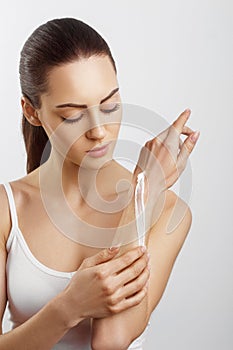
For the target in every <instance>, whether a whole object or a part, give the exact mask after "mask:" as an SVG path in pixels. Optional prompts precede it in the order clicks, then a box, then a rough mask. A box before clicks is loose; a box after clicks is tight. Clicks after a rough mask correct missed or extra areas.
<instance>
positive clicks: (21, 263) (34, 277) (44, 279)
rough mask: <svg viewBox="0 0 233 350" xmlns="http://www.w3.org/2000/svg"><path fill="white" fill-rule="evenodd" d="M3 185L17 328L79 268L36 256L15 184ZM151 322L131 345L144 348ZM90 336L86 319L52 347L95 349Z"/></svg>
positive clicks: (9, 288)
mask: <svg viewBox="0 0 233 350" xmlns="http://www.w3.org/2000/svg"><path fill="white" fill-rule="evenodd" d="M138 184H139V182H138ZM3 185H4V187H5V190H6V193H7V196H8V201H9V208H10V214H11V221H12V226H11V231H10V234H9V237H8V240H7V243H6V249H7V252H8V257H7V264H6V276H7V298H8V308H9V314H10V322H11V325H12V327H11V328H12V329H13V328H15V327H17V326H19V325H20V324H22V323H24V322H25V321H26V320H28V319H29V318H30V317H32V316H33V315H34V314H35V313H37V312H38V311H39V310H40V309H41V308H42V307H43V306H44V305H45V304H47V303H48V302H49V301H50V300H51V299H52V298H54V297H55V296H56V295H57V294H58V293H59V292H61V291H62V290H64V289H65V287H66V286H67V285H68V284H69V282H70V279H71V277H72V276H73V274H74V273H75V271H74V272H62V271H57V270H54V269H51V268H49V267H47V266H45V265H44V264H42V263H41V262H40V261H38V260H37V259H36V258H35V256H34V255H33V254H32V252H31V251H30V249H29V247H28V245H27V243H26V241H25V239H24V236H23V234H22V232H21V231H20V229H19V226H18V218H17V212H16V206H15V201H14V197H13V192H12V189H11V186H10V184H9V183H5V184H3ZM140 192H141V191H140ZM137 208H138V207H137ZM139 227H140V224H139V226H138V228H139ZM141 237H142V236H141ZM141 237H140V239H141ZM141 243H142V242H141ZM148 326H149V323H148V325H147V327H146V329H145V331H144V332H143V333H142V334H141V335H140V336H139V337H138V338H137V339H135V340H134V341H133V342H132V343H131V345H130V347H129V348H128V349H130V350H133V349H134V350H142V349H143V348H142V344H143V342H144V340H145V335H146V332H147V330H148ZM90 339H91V327H90V319H85V320H84V321H82V322H80V323H79V324H78V325H77V326H75V327H73V328H72V329H71V330H69V331H68V332H67V333H66V334H65V336H64V337H63V338H62V339H60V341H59V342H58V343H57V344H56V345H54V347H53V348H52V350H79V349H80V350H91V345H90Z"/></svg>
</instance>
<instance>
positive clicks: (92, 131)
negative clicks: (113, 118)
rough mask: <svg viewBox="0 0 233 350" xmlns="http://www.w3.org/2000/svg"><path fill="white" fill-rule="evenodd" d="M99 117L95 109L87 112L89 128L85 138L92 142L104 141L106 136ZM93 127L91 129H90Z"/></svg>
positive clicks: (103, 125)
mask: <svg viewBox="0 0 233 350" xmlns="http://www.w3.org/2000/svg"><path fill="white" fill-rule="evenodd" d="M102 119H103V118H101V117H100V115H99V113H98V111H97V110H96V109H94V108H93V109H92V110H90V111H89V121H90V124H89V125H90V128H89V130H88V131H87V132H86V137H87V138H89V139H93V140H98V139H104V138H105V136H106V128H105V124H104V123H103V122H104V120H102ZM91 126H93V127H91Z"/></svg>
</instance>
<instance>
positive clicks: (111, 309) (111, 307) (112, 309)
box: [108, 305, 120, 315]
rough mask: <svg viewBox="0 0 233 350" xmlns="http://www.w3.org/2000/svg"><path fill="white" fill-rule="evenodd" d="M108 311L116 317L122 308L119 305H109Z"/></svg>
mask: <svg viewBox="0 0 233 350" xmlns="http://www.w3.org/2000/svg"><path fill="white" fill-rule="evenodd" d="M108 311H109V312H110V313H111V314H113V315H116V314H117V313H118V312H120V308H119V306H118V305H108Z"/></svg>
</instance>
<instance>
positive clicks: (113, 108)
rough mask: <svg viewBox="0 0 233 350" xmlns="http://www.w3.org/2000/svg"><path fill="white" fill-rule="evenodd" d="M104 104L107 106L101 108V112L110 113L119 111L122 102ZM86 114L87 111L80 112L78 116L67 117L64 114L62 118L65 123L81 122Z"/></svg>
mask: <svg viewBox="0 0 233 350" xmlns="http://www.w3.org/2000/svg"><path fill="white" fill-rule="evenodd" d="M102 106H104V107H105V108H101V112H102V113H106V114H109V113H113V112H115V111H117V110H118V109H119V108H120V103H105V104H103V105H102ZM106 107H108V108H106ZM84 116H85V111H84V112H80V113H79V117H78V118H71V117H70V118H65V117H63V116H61V118H62V120H63V121H64V122H65V123H67V124H73V123H77V122H79V121H80V120H81V119H82V118H83V117H84Z"/></svg>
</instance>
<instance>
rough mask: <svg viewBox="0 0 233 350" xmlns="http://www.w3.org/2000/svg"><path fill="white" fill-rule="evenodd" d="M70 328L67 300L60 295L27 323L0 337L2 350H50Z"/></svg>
mask: <svg viewBox="0 0 233 350" xmlns="http://www.w3.org/2000/svg"><path fill="white" fill-rule="evenodd" d="M70 328H71V326H70V322H69V319H68V317H67V312H66V300H65V298H64V297H63V296H60V295H59V296H58V297H56V298H54V299H52V300H51V301H50V302H49V303H48V304H46V305H45V306H44V307H43V308H42V309H41V310H40V311H39V312H38V313H36V314H35V315H34V316H33V317H31V318H30V319H29V320H27V321H26V322H25V323H23V324H22V325H20V326H18V327H17V328H15V329H13V330H12V331H9V332H8V333H5V334H3V335H0V349H1V350H15V349H17V350H27V349H28V350H31V349H33V350H49V349H51V348H52V347H53V346H54V345H55V344H56V343H57V342H58V341H59V340H60V339H61V338H62V337H63V336H64V335H65V333H66V332H67V331H68V330H69V329H70Z"/></svg>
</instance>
